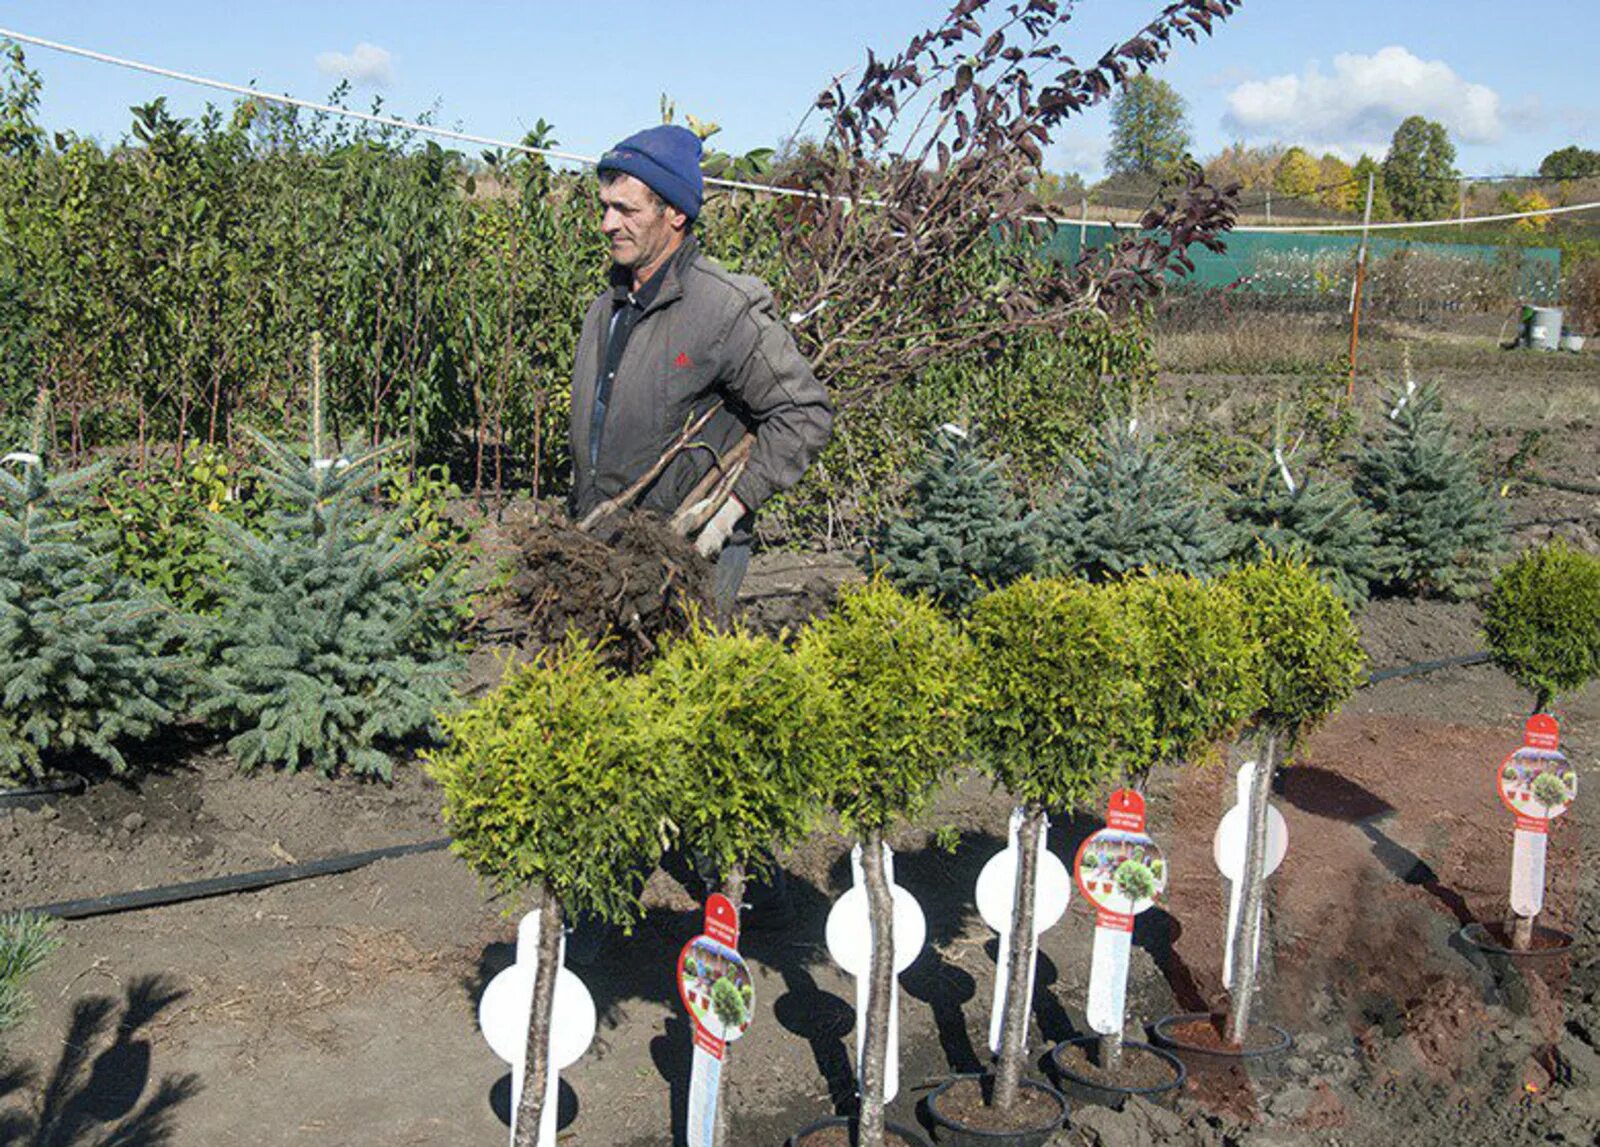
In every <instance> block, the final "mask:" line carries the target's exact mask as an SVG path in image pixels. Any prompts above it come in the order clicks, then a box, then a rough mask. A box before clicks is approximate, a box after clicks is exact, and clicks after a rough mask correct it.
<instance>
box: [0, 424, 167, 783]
mask: <svg viewBox="0 0 1600 1147" xmlns="http://www.w3.org/2000/svg"><path fill="white" fill-rule="evenodd" d="M42 418H43V404H42V402H41V414H40V422H39V425H40V426H41V427H42ZM34 439H35V441H34V443H33V447H34V448H33V449H32V450H28V451H19V452H16V453H13V454H9V455H7V456H6V458H5V460H4V461H3V462H0V777H8V778H21V777H28V776H38V775H40V774H41V773H42V772H44V771H45V769H46V768H47V767H48V764H49V758H51V757H54V756H58V755H60V754H62V753H66V752H70V751H73V750H82V751H84V752H88V753H90V754H92V755H94V756H95V757H98V758H99V759H100V760H102V761H104V762H106V763H107V764H108V765H110V766H111V770H112V772H115V773H120V772H123V771H124V770H125V769H126V768H127V761H126V759H125V758H124V757H123V755H122V752H121V750H120V748H119V747H118V746H119V744H121V743H125V742H127V741H130V740H137V739H139V738H143V737H148V736H150V735H151V734H152V733H154V732H155V731H156V730H157V729H159V728H160V727H161V726H162V725H165V724H168V723H169V722H171V721H173V720H175V719H176V715H177V713H178V712H179V711H180V710H181V708H182V705H183V700H184V697H185V694H186V692H187V688H188V684H189V678H188V674H187V673H186V671H185V669H184V666H183V664H182V663H181V662H180V661H179V659H178V658H176V657H174V656H172V655H170V654H169V652H168V650H169V649H170V648H172V647H173V645H174V644H175V641H176V636H177V630H178V626H177V621H176V616H175V615H174V614H173V612H172V610H171V609H170V608H169V607H167V606H166V605H165V604H164V603H162V602H159V601H157V600H156V599H155V598H154V596H153V595H152V594H148V593H145V592H143V590H142V589H141V588H140V587H139V586H138V585H137V584H136V583H134V582H133V581H132V580H131V579H129V578H127V577H123V576H120V575H118V574H117V572H116V570H115V568H114V565H113V561H112V558H111V557H110V555H109V553H108V552H107V547H104V546H100V545H97V544H95V542H96V539H94V538H91V537H88V536H86V534H85V531H84V530H83V529H82V527H81V525H80V524H79V523H77V522H75V521H73V520H71V519H69V518H68V517H67V516H66V515H65V513H64V511H65V510H67V509H69V508H70V507H71V506H72V505H73V503H74V502H75V500H76V499H77V498H78V496H79V495H80V494H81V493H82V491H83V490H84V488H85V487H86V485H87V484H88V483H90V482H92V481H93V479H94V477H95V474H96V473H97V471H96V470H94V469H92V468H91V469H89V470H80V471H77V472H75V473H68V474H63V475H52V474H51V473H50V472H49V470H48V467H47V464H46V461H45V459H44V457H43V456H42V455H43V450H44V446H43V433H42V429H41V430H39V431H36V432H35V435H34Z"/></svg>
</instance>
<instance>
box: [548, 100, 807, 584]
mask: <svg viewBox="0 0 1600 1147" xmlns="http://www.w3.org/2000/svg"><path fill="white" fill-rule="evenodd" d="M700 151H701V148H700V140H699V138H698V137H697V136H696V135H695V134H694V133H693V132H691V131H689V130H688V129H686V128H682V127H677V126H674V125H671V124H666V125H662V126H660V127H653V128H649V129H648V130H646V131H641V132H639V133H637V134H636V135H631V136H629V137H628V138H627V139H625V140H623V141H622V142H621V143H619V144H617V146H616V147H614V148H612V149H611V150H610V151H608V152H606V153H605V155H604V156H603V157H602V158H601V160H600V164H599V176H600V208H601V216H600V229H601V231H603V232H604V233H605V236H606V238H607V239H608V240H610V243H611V263H612V266H611V286H610V288H609V289H608V290H607V291H606V292H605V293H603V294H602V295H601V296H600V297H599V298H598V299H596V300H595V301H594V303H593V304H592V305H591V306H590V308H589V311H588V314H587V315H586V316H585V318H584V322H583V334H582V336H581V338H580V339H579V342H578V352H577V357H576V360H575V362H574V364H573V371H572V425H571V430H572V456H573V482H572V495H571V498H570V500H569V505H568V509H569V511H570V512H571V514H572V516H573V517H574V518H581V517H582V516H583V515H584V514H586V513H588V512H589V510H591V509H593V508H594V506H595V505H596V504H597V503H599V502H601V501H604V500H605V499H607V498H611V497H614V496H616V495H617V494H619V493H621V492H622V491H623V490H625V489H627V488H628V487H629V486H631V485H632V484H633V483H634V482H636V481H637V480H638V479H639V478H640V477H641V476H642V475H643V474H645V473H646V472H647V471H648V470H649V469H650V467H651V466H652V465H653V464H654V463H655V462H656V461H657V460H658V459H659V458H660V457H661V456H662V454H664V453H665V452H666V450H667V448H668V447H669V446H670V445H671V443H672V442H674V441H675V440H676V439H677V438H678V437H679V435H681V434H682V432H683V431H684V429H685V428H686V427H687V426H689V425H690V424H691V423H692V422H694V421H695V419H697V418H698V417H699V416H700V415H702V414H704V413H705V412H706V411H708V410H711V409H713V408H716V413H715V414H713V415H712V416H711V419H710V421H709V422H708V423H707V424H706V426H705V428H704V429H703V430H702V431H701V433H700V434H699V435H698V436H697V439H698V441H700V442H702V443H705V444H706V446H708V447H710V448H712V449H714V450H715V451H716V452H717V454H719V455H720V454H722V453H725V452H726V451H727V450H728V448H729V447H731V446H733V445H734V444H735V443H737V442H738V441H739V440H740V439H741V438H742V437H743V436H744V435H745V434H746V433H747V432H753V433H754V435H755V443H754V446H753V447H752V448H751V451H750V457H749V462H748V464H747V466H746V468H745V470H744V473H743V474H742V475H740V477H739V479H738V481H737V482H736V483H735V484H734V487H733V497H732V498H730V499H729V500H728V503H727V504H726V505H725V506H723V507H722V508H721V509H720V510H719V511H718V512H717V513H716V515H715V516H714V517H712V518H711V520H710V522H708V523H707V525H706V526H705V528H704V529H703V530H702V531H701V532H700V535H699V537H698V539H697V541H696V543H695V545H696V548H697V549H698V550H699V551H700V553H701V554H702V555H703V556H705V557H708V558H715V559H716V560H717V571H716V594H717V607H718V609H719V610H721V611H723V612H724V613H726V612H727V611H729V610H730V609H731V608H732V606H733V602H734V598H735V596H736V595H737V593H738V590H739V583H740V582H741V581H742V580H743V578H744V573H745V569H746V567H747V566H748V565H749V562H750V534H751V527H752V523H753V521H754V517H755V514H756V511H758V510H759V509H760V508H761V506H762V504H763V503H765V502H766V501H767V500H768V499H769V498H771V497H772V496H773V495H774V494H776V493H778V492H779V491H782V490H786V489H788V488H789V487H790V486H792V485H794V483H795V482H797V481H799V479H800V476H801V474H803V473H804V472H805V469H806V467H807V466H808V465H810V464H811V462H812V460H813V459H814V458H816V456H817V454H818V453H819V452H820V451H821V450H822V447H823V445H824V444H825V443H826V442H827V440H828V435H829V433H830V430H831V428H832V425H833V408H832V406H831V405H830V404H829V402H828V396H827V392H826V391H825V390H824V388H823V387H822V385H821V384H820V383H819V382H817V380H816V378H815V377H814V376H813V375H812V373H811V368H810V366H809V365H808V364H807V363H806V361H805V359H804V358H803V357H802V356H801V354H800V352H799V350H798V349H797V348H796V347H795V345H794V340H793V339H792V338H791V337H790V336H789V332H788V331H787V330H786V329H785V328H784V326H783V324H782V322H781V321H780V320H779V319H778V317H777V315H776V314H775V313H774V308H773V302H772V295H771V293H770V292H769V291H768V290H767V288H766V287H764V286H763V285H762V284H761V283H760V282H759V281H758V280H756V279H754V278H751V277H749V276H747V275H735V274H732V273H730V272H728V271H726V270H724V269H723V268H722V267H721V266H719V265H718V264H717V263H716V262H714V261H713V260H711V259H710V258H708V257H706V256H705V255H704V254H702V253H701V251H700V248H699V244H698V243H697V242H696V241H695V237H694V235H693V233H692V225H693V223H694V220H695V218H696V217H697V216H698V215H699V213H700V204H701V200H702V196H703V193H704V188H703V184H702V181H701V177H700ZM713 461H714V459H713V457H712V455H711V453H710V451H709V450H707V449H704V448H700V447H696V448H694V449H689V450H685V451H684V452H683V453H681V454H679V455H678V456H677V457H676V458H675V459H674V460H673V461H672V462H671V463H670V464H669V465H668V466H667V467H666V469H665V470H663V471H662V473H661V474H660V476H659V477H657V478H656V479H655V481H654V482H652V483H651V484H650V486H649V488H648V489H647V490H646V492H645V494H644V496H643V498H642V499H641V501H640V503H639V504H640V506H641V507H642V508H643V509H646V510H654V511H656V512H659V513H662V514H671V513H672V512H673V511H675V510H677V509H678V507H679V505H680V504H681V503H682V502H683V500H684V499H685V498H686V497H687V496H688V495H689V494H690V492H691V491H692V490H693V489H694V487H695V485H696V484H697V483H698V482H699V480H700V479H701V478H702V477H703V476H704V475H705V474H706V473H707V472H708V471H709V470H710V469H711V466H712V464H713Z"/></svg>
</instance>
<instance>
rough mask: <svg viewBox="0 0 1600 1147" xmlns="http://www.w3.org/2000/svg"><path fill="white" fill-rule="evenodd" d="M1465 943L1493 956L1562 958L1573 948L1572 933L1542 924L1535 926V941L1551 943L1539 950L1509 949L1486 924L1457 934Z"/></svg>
mask: <svg viewBox="0 0 1600 1147" xmlns="http://www.w3.org/2000/svg"><path fill="white" fill-rule="evenodd" d="M1457 935H1458V936H1460V937H1461V940H1462V942H1463V943H1466V944H1470V945H1471V946H1472V947H1474V948H1477V949H1478V950H1479V951H1481V952H1488V953H1489V954H1490V955H1492V956H1516V957H1519V958H1520V957H1524V956H1527V957H1531V958H1534V959H1537V958H1538V957H1540V956H1560V955H1562V954H1564V953H1565V952H1567V951H1569V950H1570V949H1571V948H1572V933H1570V932H1563V931H1561V929H1559V928H1546V927H1545V926H1544V925H1542V924H1535V925H1534V926H1533V935H1534V939H1535V940H1547V941H1550V942H1549V943H1546V944H1543V945H1541V946H1540V947H1537V948H1509V947H1506V946H1505V945H1503V944H1501V943H1499V942H1498V941H1497V940H1495V938H1494V937H1493V935H1491V934H1490V932H1489V929H1488V926H1487V925H1484V924H1468V925H1467V926H1466V927H1465V928H1462V929H1461V931H1460V932H1458V933H1457Z"/></svg>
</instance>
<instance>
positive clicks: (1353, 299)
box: [1345, 171, 1377, 398]
mask: <svg viewBox="0 0 1600 1147" xmlns="http://www.w3.org/2000/svg"><path fill="white" fill-rule="evenodd" d="M1376 177H1377V173H1376V172H1372V171H1369V172H1367V209H1366V211H1365V212H1363V213H1362V216H1361V247H1360V248H1359V249H1358V250H1357V251H1356V286H1355V292H1354V293H1353V294H1352V295H1351V296H1350V384H1349V386H1347V387H1346V388H1345V397H1346V398H1353V397H1355V393H1356V345H1357V343H1358V341H1359V339H1360V332H1361V285H1362V283H1363V282H1364V281H1365V279H1366V276H1367V228H1369V227H1370V226H1372V190H1373V184H1374V183H1375V182H1376Z"/></svg>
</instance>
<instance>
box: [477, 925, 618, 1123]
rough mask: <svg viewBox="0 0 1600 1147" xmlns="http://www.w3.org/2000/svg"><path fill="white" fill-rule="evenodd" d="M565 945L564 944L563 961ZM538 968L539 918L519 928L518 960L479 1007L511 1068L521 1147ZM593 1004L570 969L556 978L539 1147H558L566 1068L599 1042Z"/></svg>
mask: <svg viewBox="0 0 1600 1147" xmlns="http://www.w3.org/2000/svg"><path fill="white" fill-rule="evenodd" d="M565 956H566V940H565V939H563V940H562V942H561V958H562V959H565ZM538 964H539V912H538V910H537V909H535V910H534V911H532V912H530V913H528V914H527V915H526V916H524V917H523V918H522V922H521V923H520V924H518V925H517V960H516V963H514V964H512V965H511V967H509V968H507V969H506V970H505V971H503V972H501V973H500V974H499V975H498V976H496V977H495V978H494V979H492V980H490V981H489V986H488V987H487V988H485V989H484V992H483V998H482V999H480V1000H479V1001H478V1026H479V1027H480V1028H482V1029H483V1037H484V1039H485V1040H486V1041H487V1042H488V1044H489V1048H490V1050H492V1051H493V1052H494V1053H495V1055H497V1056H499V1057H500V1058H501V1059H503V1060H505V1061H506V1062H507V1063H508V1064H510V1065H511V1140H510V1141H511V1144H512V1147H516V1142H517V1108H518V1107H520V1106H521V1104H522V1077H523V1072H524V1070H525V1067H526V1065H525V1062H524V1061H525V1059H526V1057H527V1052H528V1023H529V1017H530V1014H531V1013H532V1011H533V980H534V974H535V972H536V971H537V969H538ZM597 1018H598V1017H597V1016H596V1014H595V1007H594V998H593V997H592V996H590V995H589V989H588V988H586V987H584V986H583V981H582V980H580V979H578V977H577V976H575V975H573V974H572V972H571V971H569V970H568V969H567V968H566V967H559V968H558V970H557V972H556V993H555V1000H554V1001H553V1002H552V1004H551V1007H550V1051H549V1056H548V1063H549V1064H550V1070H549V1072H548V1073H547V1074H548V1078H547V1079H546V1081H545V1097H544V1112H543V1115H542V1117H541V1118H540V1120H539V1147H555V1142H556V1100H557V1096H558V1093H559V1090H560V1087H561V1075H560V1070H561V1068H564V1067H568V1066H570V1065H571V1064H573V1063H576V1062H577V1060H578V1057H579V1056H581V1055H582V1054H583V1053H584V1052H585V1051H586V1050H587V1049H588V1047H589V1043H590V1041H591V1040H593V1039H594V1033H595V1026H596V1022H597Z"/></svg>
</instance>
